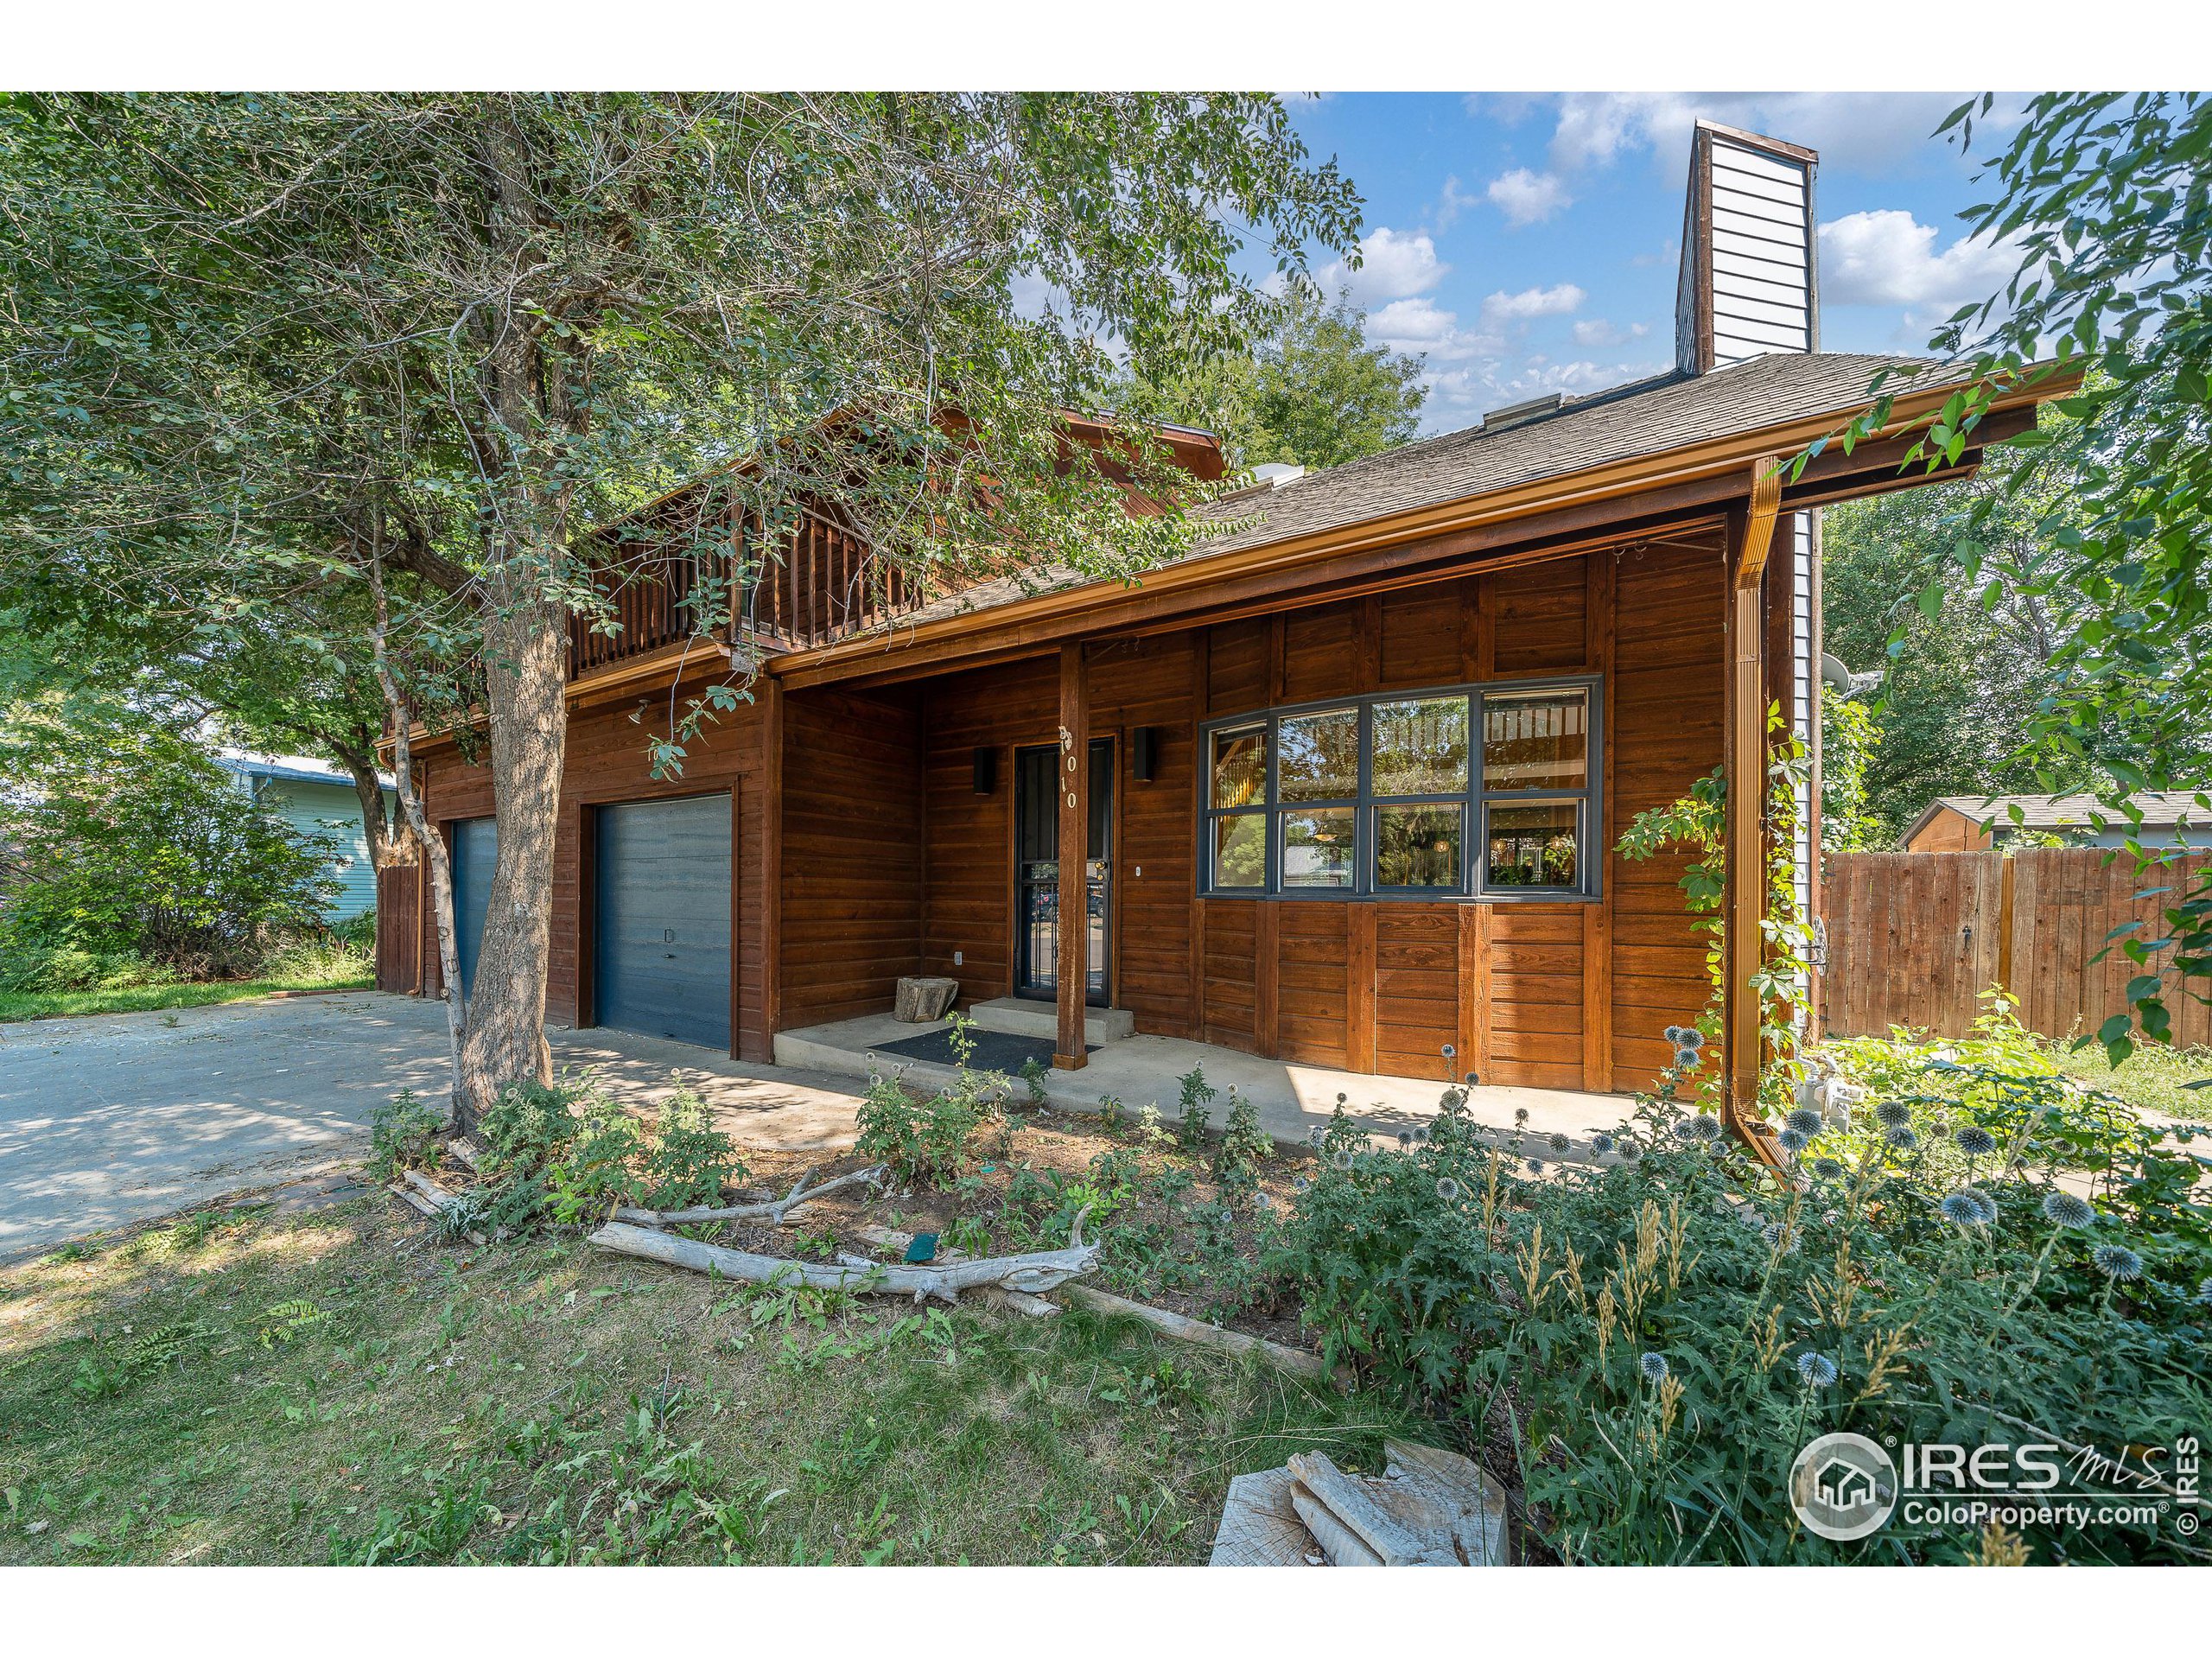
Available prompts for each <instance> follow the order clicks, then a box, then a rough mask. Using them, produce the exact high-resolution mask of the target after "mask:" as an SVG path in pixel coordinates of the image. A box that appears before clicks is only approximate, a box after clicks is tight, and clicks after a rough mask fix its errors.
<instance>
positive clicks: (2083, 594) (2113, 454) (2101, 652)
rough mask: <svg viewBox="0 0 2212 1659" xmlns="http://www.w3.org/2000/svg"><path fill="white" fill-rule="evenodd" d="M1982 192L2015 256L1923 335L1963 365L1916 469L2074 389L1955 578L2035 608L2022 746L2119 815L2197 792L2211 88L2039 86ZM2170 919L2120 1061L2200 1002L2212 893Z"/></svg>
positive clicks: (2210, 946) (2208, 372)
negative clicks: (2030, 708)
mask: <svg viewBox="0 0 2212 1659" xmlns="http://www.w3.org/2000/svg"><path fill="white" fill-rule="evenodd" d="M1996 105H1997V95H1996V94H1994V93H1990V94H1985V95H1984V96H1982V97H1981V98H1979V99H1975V100H1974V101H1973V102H1971V103H1968V104H1966V105H1961V107H1960V108H1959V109H1958V110H1956V111H1954V112H1953V113H1952V114H1951V116H1950V117H1949V118H1948V120H1947V121H1946V122H1945V124H1944V125H1943V127H1942V129H1941V130H1942V131H1944V132H1947V133H1950V134H1952V135H1953V136H1954V137H1955V138H1956V140H1957V142H1958V143H1960V144H1961V147H1967V146H1970V145H1971V144H1972V143H1973V142H1974V133H1975V131H1976V124H1977V123H1978V122H1983V123H1986V118H1987V117H1988V116H1989V115H1990V114H1991V113H1992V111H1993V110H1994V109H1995V107H1996ZM1985 130H1986V126H1985ZM1979 177H1980V179H1981V180H1982V181H1984V182H1985V184H1986V200H1984V201H1983V202H1982V203H1981V204H1980V205H1978V206H1976V207H1973V208H1971V209H1970V210H1968V211H1967V213H1966V214H1964V215H1963V217H1964V218H1965V219H1966V221H1967V226H1968V227H1969V230H1970V232H1971V233H1972V234H1973V235H1974V236H1976V237H1979V238H1985V239H1986V240H1989V241H1991V242H1993V243H1998V244H2000V245H2004V246H2005V247H2007V248H2010V249H2012V250H2016V251H2017V252H2018V264H2017V268H2016V269H2015V270H2014V272H2013V274H2012V277H2011V278H2010V279H2009V280H2008V281H2007V282H2006V283H2005V286H2004V288H2003V289H2001V290H2000V291H1999V292H1998V293H1996V294H1993V295H1992V296H1989V298H1988V299H1987V300H1986V301H1984V302H1980V303H1979V304H1975V305H1972V306H1967V307H1965V308H1962V309H1961V311H1960V312H1959V313H1958V314H1957V315H1955V316H1954V317H1953V318H1952V319H1951V320H1950V321H1949V323H1948V325H1947V326H1946V327H1944V328H1943V329H1942V331H1941V332H1940V333H1939V334H1938V335H1937V337H1936V340H1935V342H1934V344H1935V346H1936V348H1937V349H1939V350H1940V351H1942V352H1943V353H1946V354H1947V355H1954V356H1958V357H1961V358H1963V359H1965V360H1966V362H1967V365H1968V372H1969V377H1970V384H1969V385H1968V387H1967V390H1965V391H1961V393H1959V394H1958V395H1957V396H1955V397H1952V398H1950V399H1949V400H1948V402H1947V403H1946V404H1944V406H1943V407H1942V409H1941V410H1938V411H1936V414H1935V415H1934V416H1932V417H1931V418H1930V419H1929V421H1928V422H1927V423H1926V428H1925V431H1924V433H1923V437H1922V440H1921V443H1920V448H1921V450H1922V452H1923V459H1924V461H1926V462H1927V463H1928V464H1929V465H1933V464H1935V463H1936V462H1937V461H1942V460H1943V459H1946V458H1950V459H1955V458H1956V457H1957V456H1958V455H1959V454H1961V453H1962V452H1963V450H1964V448H1965V447H1966V445H1967V442H1970V441H1971V440H1972V436H1973V434H1974V430H1975V429H1976V428H1977V427H1978V426H1979V425H1980V423H1981V421H1982V419H1983V417H1984V416H1985V415H1986V411H1987V410H1988V408H1989V404H1990V400H1991V398H1992V397H1993V396H1994V395H1995V394H1996V393H1997V392H1998V391H1999V390H2000V389H2002V388H2004V387H2005V386H2008V385H2018V384H2019V383H2021V382H2023V381H2030V382H2034V381H2040V380H2045V379H2047V378H2048V377H2050V375H2052V374H2056V373H2067V374H2073V373H2080V374H2082V376H2083V377H2084V378H2083V379H2082V385H2081V386H2080V388H2079V390H2077V391H2074V392H2073V393H2072V395H2070V396H2069V397H2066V398H2064V399H2063V400H2062V401H2061V402H2060V403H2059V404H2058V405H2057V410H2058V413H2059V414H2060V415H2061V416H2063V419H2062V420H2061V421H2060V422H2058V423H2046V425H2045V426H2044V427H2043V428H2042V429H2039V430H2037V431H2036V432H2033V433H2030V434H2027V435H2024V437H2022V438H2019V439H2016V440H2015V441H2014V442H2015V444H2016V445H2018V446H2020V447H2024V448H2029V449H2032V450H2035V451H2037V452H2039V454H2038V460H2039V462H2040V466H2039V467H2037V468H2021V469H2016V470H2014V471H2012V473H2010V474H2008V475H2007V477H2006V478H2005V482H2004V487H2003V488H2001V489H2000V490H1999V491H1998V492H1996V493H1993V495H1992V497H1991V498H1990V499H1988V500H1986V502H1985V503H1983V504H1982V505H1980V508H1979V509H1978V510H1977V512H1976V513H1975V515H1974V518H1973V520H1972V521H1971V522H1970V523H1969V524H1967V526H1966V527H1965V533H1964V534H1962V535H1961V536H1960V537H1958V538H1957V539H1956V541H1955V543H1954V546H1953V550H1952V559H1953V561H1954V563H1953V567H1952V570H1951V571H1950V573H1948V580H1953V581H1963V582H1969V583H1972V584H1974V586H1975V587H1976V588H1985V587H1986V585H1987V584H1991V583H1996V582H2005V581H2007V580H2012V581H2015V582H2018V583H2019V584H2020V585H2021V587H2022V588H2023V589H2024V590H2025V591H2028V592H2031V593H2034V594H2037V595H2039V596H2041V597H2043V598H2044V599H2046V600H2047V601H2050V607H2051V613H2052V615H2053V618H2054V620H2055V622H2056V642H2055V646H2054V649H2053V651H2052V652H2051V657H2050V666H2051V673H2052V677H2053V683H2052V685H2051V688H2050V691H2049V693H2048V695H2047V696H2045V697H2044V699H2042V700H2041V701H2040V702H2039V703H2038V706H2037V710H2036V712H2035V715H2034V717H2033V719H2032V720H2031V722H2030V726H2029V730H2028V740H2029V741H2028V742H2027V744H2026V745H2024V747H2023V749H2022V751H2021V758H2022V760H2023V762H2024V764H2025V765H2026V766H2028V767H2029V768H2030V769H2031V770H2033V771H2035V772H2037V774H2038V777H2039V779H2042V778H2047V779H2050V781H2051V782H2052V783H2053V784H2056V783H2058V782H2061V781H2063V779H2064V776H2065V774H2066V772H2067V771H2068V770H2069V768H2071V767H2073V766H2076V765H2078V764H2079V763H2081V762H2082V761H2084V760H2095V761H2096V762H2097V763H2098V764H2100V765H2101V766H2102V767H2103V768H2104V769H2105V770H2106V771H2107V773H2108V783H2107V790H2108V793H2109V795H2110V798H2112V800H2113V803H2114V804H2115V807H2116V809H2118V808H2120V804H2121V803H2122V802H2123V801H2124V798H2125V794H2126V791H2130V790H2133V789H2138V788H2145V787H2152V788H2175V787H2196V786H2198V785H2201V784H2202V782H2203V779H2202V776H2201V773H2200V767H2201V765H2202V753H2203V748H2204V742H2205V734H2207V733H2208V732H2212V442H2208V437H2212V432H2208V409H2207V405H2208V402H2212V97H2208V95H2207V94H2204V93H2202V92H2141V93H2109V92H2084V93H2075V92H2063V93H2062V92H2047V93H2043V94H2040V95H2038V96H2037V97H2035V98H2033V99H2030V100H2029V102H2028V104H2027V106H2026V110H2025V118H2024V120H2022V121H2021V122H2019V123H2018V125H2016V126H2014V127H2013V128H2012V130H2011V135H2010V137H2008V138H2006V139H2005V140H2004V141H2003V143H2002V145H2001V147H2000V148H1999V149H1997V150H1996V151H1995V153H1993V155H1991V156H1989V157H1988V158H1987V159H1986V161H1985V162H1983V164H1982V168H1981V172H1980V175H1979ZM1896 379H1897V377H1895V376H1887V377H1885V378H1884V379H1883V381H1881V382H1879V383H1878V384H1877V385H1875V386H1874V387H1873V388H1872V391H1874V392H1875V394H1876V397H1875V400H1874V402H1873V404H1872V407H1871V408H1870V409H1869V410H1868V411H1867V412H1866V415H1865V416H1862V417H1861V418H1860V419H1859V420H1857V421H1855V422H1853V423H1852V425H1851V426H1850V428H1849V429H1847V431H1846V432H1844V433H1843V434H1841V435H1840V439H1839V441H1840V442H1845V443H1853V442H1856V441H1857V440H1858V439H1859V437H1861V436H1864V435H1866V433H1868V432H1869V431H1871V430H1872V429H1876V428H1878V427H1879V426H1881V425H1883V424H1884V423H1886V422H1887V420H1888V418H1889V416H1890V412H1891V402H1892V399H1893V398H1894V397H1895V395H1896V393H1897V390H1898V387H1897V385H1896V384H1895V383H1896ZM2038 492H2047V493H2046V494H2044V495H2043V497H2042V498H2041V499H2038ZM2015 510H2026V511H2030V512H2035V513H2036V515H2037V523H2038V527H2039V529H2040V530H2041V531H2044V532H2045V534H2044V536H2042V537H2037V545H2038V547H2041V546H2044V545H2047V546H2048V547H2049V548H2050V550H2052V556H2050V557H2049V558H2048V559H2047V560H2043V561H2041V562H2039V563H2037V565H2036V566H2035V567H2034V568H2033V569H2029V568H2026V567H2024V566H2022V565H2021V564H2020V563H2018V560H2017V559H2015V558H2014V557H2013V556H2012V553H2011V552H2010V551H2008V549H2007V545H2006V543H2005V538H2004V537H2002V536H2001V535H1997V534H1993V533H1992V529H1993V526H1997V525H1999V524H2001V523H2002V520H2003V518H2004V516H2005V514H2006V513H2007V512H2012V511H2015ZM2113 734H2125V740H2126V747H2127V749H2128V750H2129V753H2127V754H2126V755H2125V756H2116V755H2115V753H2114V750H2115V748H2116V747H2117V746H2116V745H2115V744H2114V743H2113V741H2112V740H2113ZM2123 810H2124V809H2123ZM2165 923H2166V925H2165V927H2164V929H2163V930H2160V931H2162V934H2163V937H2161V938H2140V937H2132V938H2126V939H2124V940H2122V941H2121V942H2120V943H2121V946H2122V948H2124V949H2126V951H2127V952H2128V953H2129V954H2130V955H2131V956H2132V957H2134V958H2135V960H2136V961H2137V962H2138V963H2139V964H2140V965H2141V969H2142V971H2141V972H2140V973H2139V975H2138V976H2137V977H2136V978H2135V979H2134V980H2133V982H2131V984H2130V986H2129V999H2130V1001H2131V1003H2132V1004H2133V1010H2134V1014H2135V1016H2136V1018H2135V1020H2130V1018H2129V1017H2128V1016H2127V1015H2126V1014H2120V1015H2115V1016H2113V1019H2112V1020H2108V1021H2107V1024H2106V1027H2105V1029H2104V1031H2103V1032H2102V1033H2101V1035H2102V1036H2103V1037H2104V1039H2105V1040H2106V1042H2107V1046H2108V1047H2109V1048H2110V1049H2112V1051H2113V1053H2114V1055H2115V1056H2118V1055H2120V1054H2122V1053H2124V1052H2126V1049H2127V1047H2128V1046H2129V1044H2130V1042H2131V1040H2132V1039H2131V1035H2130V1033H2131V1028H2132V1027H2135V1026H2137V1025H2139V1028H2140V1029H2141V1030H2142V1031H2143V1032H2144V1033H2146V1034H2148V1035H2150V1036H2151V1037H2152V1038H2154V1039H2161V1038H2164V1036H2165V1035H2166V1034H2167V1033H2168V1032H2169V1030H2170V1028H2171V1021H2170V1020H2169V1018H2168V1016H2167V1014H2166V1010H2165V1007H2164V997H2165V995H2166V994H2167V992H2168V990H2169V989H2178V990H2179V992H2180V994H2183V995H2200V996H2201V995H2204V994H2205V987H2204V984H2203V981H2204V979H2205V977H2206V976H2208V975H2212V888H2199V889H2197V890H2196V891H2193V892H2189V893H2180V894H2177V895H2176V896H2175V898H2174V899H2173V900H2172V901H2171V903H2170V904H2169V906H2168V907H2167V912H2166V917H2165Z"/></svg>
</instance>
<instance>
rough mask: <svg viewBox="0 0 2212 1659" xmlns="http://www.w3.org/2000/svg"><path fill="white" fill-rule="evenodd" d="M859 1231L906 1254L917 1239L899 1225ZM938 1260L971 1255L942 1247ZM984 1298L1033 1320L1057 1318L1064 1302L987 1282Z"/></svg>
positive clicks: (881, 1246) (958, 1259)
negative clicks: (899, 1228) (1051, 1300)
mask: <svg viewBox="0 0 2212 1659" xmlns="http://www.w3.org/2000/svg"><path fill="white" fill-rule="evenodd" d="M858 1232H859V1233H860V1236H861V1237H862V1238H864V1239H866V1240H867V1241H868V1243H871V1244H873V1245H874V1246H875V1247H876V1248H877V1249H885V1250H897V1251H899V1253H900V1254H901V1255H904V1254H905V1253H906V1248H907V1246H909V1245H910V1244H912V1243H913V1242H914V1236H913V1235H912V1233H902V1232H900V1231H899V1230H898V1229H897V1228H896V1227H877V1226H874V1225H870V1226H867V1227H862V1228H860V1229H858ZM936 1259H937V1261H938V1262H946V1263H950V1262H965V1261H967V1260H969V1257H968V1255H967V1254H966V1253H965V1252H964V1251H961V1250H939V1251H938V1253H937V1258H936ZM871 1265H873V1264H872V1263H871ZM983 1300H984V1301H986V1302H987V1303H988V1304H989V1305H990V1306H993V1307H1003V1308H1005V1309H1007V1311H1008V1312H1009V1313H1020V1314H1021V1315H1023V1316H1024V1317H1026V1318H1028V1319H1057V1318H1058V1316H1059V1312H1060V1305H1059V1304H1058V1302H1048V1301H1046V1300H1045V1299H1044V1298H1043V1297H1042V1296H1032V1295H1031V1294H1029V1293H1028V1292H1027V1291H1026V1290H1002V1289H1001V1288H1000V1287H998V1286H996V1285H986V1286H985V1287H983Z"/></svg>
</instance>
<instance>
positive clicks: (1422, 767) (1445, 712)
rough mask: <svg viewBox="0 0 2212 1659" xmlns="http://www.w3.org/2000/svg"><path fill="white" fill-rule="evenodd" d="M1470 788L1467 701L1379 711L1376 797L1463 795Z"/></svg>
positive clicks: (1419, 702)
mask: <svg viewBox="0 0 2212 1659" xmlns="http://www.w3.org/2000/svg"><path fill="white" fill-rule="evenodd" d="M1466 787H1467V700H1466V699H1465V697H1424V698H1414V699H1408V700H1407V701H1405V702H1378V703H1376V705H1375V792H1376V794H1377V795H1457V794H1460V793H1462V792H1463V791H1465V789H1466Z"/></svg>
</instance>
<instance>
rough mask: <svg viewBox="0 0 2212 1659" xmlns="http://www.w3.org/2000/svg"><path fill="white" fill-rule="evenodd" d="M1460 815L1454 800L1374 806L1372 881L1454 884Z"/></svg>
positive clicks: (1386, 884)
mask: <svg viewBox="0 0 2212 1659" xmlns="http://www.w3.org/2000/svg"><path fill="white" fill-rule="evenodd" d="M1460 816H1461V811H1460V808H1459V806H1458V805H1457V804H1453V805H1450V806H1378V807H1376V809H1375V885H1376V887H1458V886H1459V821H1460Z"/></svg>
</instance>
